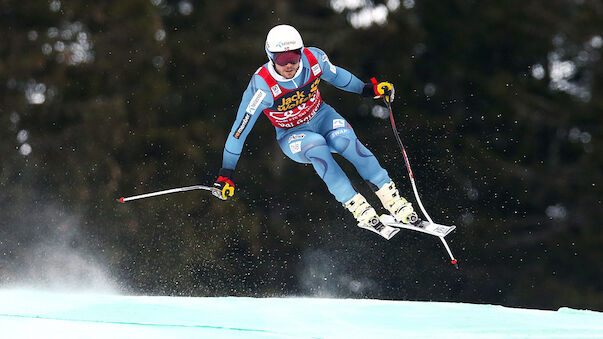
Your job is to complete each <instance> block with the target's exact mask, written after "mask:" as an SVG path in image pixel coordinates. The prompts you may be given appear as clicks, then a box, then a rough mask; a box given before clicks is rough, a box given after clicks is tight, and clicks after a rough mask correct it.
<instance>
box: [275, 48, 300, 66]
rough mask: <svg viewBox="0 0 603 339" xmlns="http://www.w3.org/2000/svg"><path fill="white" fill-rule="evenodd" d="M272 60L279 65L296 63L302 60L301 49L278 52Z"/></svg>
mask: <svg viewBox="0 0 603 339" xmlns="http://www.w3.org/2000/svg"><path fill="white" fill-rule="evenodd" d="M272 60H273V61H274V63H275V64H277V65H279V66H287V64H293V65H295V64H296V63H298V62H299V61H300V60H301V50H299V49H298V50H295V51H287V52H276V53H274V57H273V58H272Z"/></svg>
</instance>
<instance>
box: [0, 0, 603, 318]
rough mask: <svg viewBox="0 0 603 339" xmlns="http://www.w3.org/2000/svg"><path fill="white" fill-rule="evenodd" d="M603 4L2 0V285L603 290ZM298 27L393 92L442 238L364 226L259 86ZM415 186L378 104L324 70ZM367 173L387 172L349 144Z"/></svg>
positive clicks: (420, 294)
mask: <svg viewBox="0 0 603 339" xmlns="http://www.w3.org/2000/svg"><path fill="white" fill-rule="evenodd" d="M602 18H603V2H601V1H598V0H552V1H534V0H521V1H517V0H510V1H477V0H475V1H471V0H450V1H435V0H388V1H371V0H331V1H326V0H323V1H318V0H309V1H281V0H278V1H276V0H275V1H256V2H249V1H239V0H232V1H220V2H215V1H212V2H209V1H190V0H128V1H102V0H99V1H93V2H91V1H84V0H70V1H61V0H51V1H42V0H40V1H16V0H0V36H1V37H2V41H1V42H0V120H1V123H0V140H1V143H0V285H1V286H3V287H20V286H29V287H39V288H57V289H69V290H73V289H93V290H108V291H115V292H120V293H130V294H147V295H174V296H226V295H232V296H254V297H268V296H273V297H278V296H320V297H335V298H379V299H395V300H431V301H453V302H471V303H494V304H501V305H505V306H517V307H535V308H544V309H557V308H559V307H561V306H569V307H574V308H587V309H593V310H599V311H601V310H603V265H602V264H601V263H602V262H603V260H602V258H603V231H602V227H601V226H602V222H601V220H602V218H603V206H602V200H603V190H602V186H603V170H602V169H603V152H602V151H601V149H602V147H603V145H602V142H603V95H602V94H603V93H602V86H603V67H602V66H603V62H602V60H601V53H602V52H603V20H602ZM282 23H286V24H291V25H293V26H295V27H296V28H297V29H298V30H299V31H300V32H301V34H302V36H303V39H304V42H305V44H306V46H316V47H319V48H321V49H322V50H324V51H325V52H326V53H327V54H328V55H329V57H330V59H331V61H332V62H333V63H334V64H336V65H338V66H340V67H343V68H345V69H348V70H350V71H351V72H352V73H354V74H355V75H357V76H358V77H359V78H361V79H363V80H364V81H368V80H369V79H370V78H371V77H373V76H375V77H377V78H378V79H381V80H388V81H391V82H393V83H394V84H395V87H396V101H395V102H394V104H393V111H394V115H395V118H396V122H397V124H398V129H399V131H400V134H401V137H402V140H403V142H404V143H405V146H406V148H407V151H408V154H409V158H410V162H411V165H412V168H413V172H414V174H415V178H416V181H417V185H418V189H419V192H420V194H421V197H422V200H423V203H424V205H425V206H426V208H427V211H428V212H430V215H431V217H432V218H433V219H434V220H435V221H437V222H440V223H445V224H454V225H456V226H457V229H456V231H455V232H454V233H452V234H451V235H450V236H448V237H447V239H448V242H449V244H450V246H451V248H452V251H453V253H454V254H455V256H456V257H457V258H458V259H459V265H460V269H459V270H455V269H454V268H453V266H452V265H450V263H449V260H448V256H447V254H446V252H445V250H444V248H443V246H442V244H441V243H440V242H439V241H438V239H437V238H434V237H431V236H427V235H423V234H419V233H414V232H400V233H399V234H398V235H397V236H396V237H395V238H393V239H392V240H391V241H386V240H384V239H382V238H380V237H379V236H377V235H376V234H373V233H371V232H368V231H365V230H361V229H359V228H357V227H356V226H355V221H354V219H353V218H352V216H351V215H350V214H349V212H347V211H346V210H345V209H344V208H343V207H342V206H341V205H340V204H339V203H338V202H337V201H336V200H335V199H334V198H333V197H332V196H331V195H330V193H329V192H328V191H327V189H326V187H325V185H324V184H323V182H322V181H321V180H320V179H319V178H318V176H316V174H315V173H314V170H313V168H312V167H311V166H307V165H306V166H305V165H300V164H297V163H294V162H293V161H292V160H290V159H288V158H286V157H285V156H284V155H283V154H282V152H281V151H280V149H279V147H278V145H277V143H276V141H275V140H274V139H275V133H274V128H273V127H272V125H271V124H270V123H269V121H268V120H267V119H264V118H260V119H259V120H258V123H257V124H256V125H255V127H254V129H253V131H252V132H251V134H250V136H249V138H248V139H247V144H246V147H245V149H244V153H243V155H242V157H241V160H240V161H239V164H238V166H237V172H236V173H237V174H236V177H235V183H236V184H237V193H236V195H235V197H234V199H232V200H230V201H228V202H222V201H219V200H217V199H215V198H213V197H211V195H210V194H208V193H207V192H202V191H194V192H187V193H180V194H174V195H167V196H162V197H157V198H149V199H144V200H139V201H135V202H131V203H127V204H119V203H118V202H116V199H117V198H119V197H121V196H128V195H134V194H141V193H146V192H151V191H156V190H162V189H168V188H172V187H179V186H188V185H194V184H211V183H213V181H214V180H215V178H216V175H217V171H218V169H219V168H220V167H221V161H222V151H223V146H224V142H225V140H226V137H227V134H228V132H229V131H230V128H231V125H232V123H233V121H234V118H235V115H236V110H237V108H238V105H239V102H240V99H241V95H242V92H243V91H244V89H245V88H246V87H247V84H248V82H249V79H250V78H251V75H252V74H253V73H254V72H255V71H256V69H257V68H258V67H259V66H260V65H261V64H263V63H265V62H266V61H267V58H266V55H265V52H264V47H263V46H264V40H265V37H266V34H267V32H268V30H269V29H270V28H271V27H273V26H274V25H277V24H282ZM321 91H322V93H323V97H324V99H325V101H326V102H327V103H329V104H331V105H332V106H334V107H335V108H336V109H337V110H338V111H339V112H340V113H341V114H342V115H343V116H345V117H346V118H347V119H348V120H349V121H350V122H351V124H352V126H354V128H355V130H356V133H357V134H358V136H359V137H360V139H361V140H362V141H363V142H364V143H365V144H366V145H367V146H368V147H369V149H371V150H372V151H373V152H374V153H375V154H376V156H377V158H378V159H379V160H380V161H381V163H382V165H383V166H384V167H385V168H386V169H387V170H388V172H389V173H390V175H391V176H392V178H393V179H394V180H395V181H396V182H397V183H398V187H399V188H400V189H401V193H402V195H405V196H407V197H408V198H409V199H410V200H411V201H413V202H414V198H413V195H412V190H411V187H410V184H409V181H408V176H407V173H406V169H405V167H404V162H403V157H402V155H401V154H400V151H399V149H398V146H397V144H396V141H395V139H394V136H393V133H392V130H391V126H390V123H389V120H388V116H387V111H384V108H383V107H382V106H380V103H379V102H377V101H374V100H372V99H366V98H362V97H360V96H359V95H355V94H352V93H347V92H342V91H340V90H337V89H336V88H334V87H333V86H331V85H329V84H327V83H326V82H323V84H322V85H321ZM337 159H339V160H341V161H340V164H341V165H342V167H343V168H344V170H345V171H346V172H347V173H348V174H349V177H350V179H351V180H352V182H353V183H354V184H355V186H356V187H357V188H358V190H359V191H360V192H361V193H363V194H365V196H370V197H371V198H369V201H371V202H372V203H374V205H377V199H376V198H375V197H374V195H369V193H370V189H369V187H368V186H367V185H366V184H365V183H364V182H363V181H362V179H361V178H360V176H359V175H358V174H357V173H356V172H355V170H354V168H353V167H352V166H351V165H350V164H349V163H347V162H346V161H345V160H344V159H342V158H340V157H339V158H337Z"/></svg>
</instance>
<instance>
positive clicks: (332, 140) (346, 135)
mask: <svg viewBox="0 0 603 339" xmlns="http://www.w3.org/2000/svg"><path fill="white" fill-rule="evenodd" d="M355 140H356V135H355V134H354V131H352V130H351V129H349V128H345V127H344V128H337V129H335V130H333V131H331V132H329V134H328V135H327V143H328V144H329V146H330V147H331V148H332V149H333V150H334V151H335V152H337V153H339V154H342V153H343V152H345V151H346V150H347V149H348V147H349V146H350V145H353V144H354V141H355Z"/></svg>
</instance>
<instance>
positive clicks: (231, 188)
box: [212, 168, 235, 200]
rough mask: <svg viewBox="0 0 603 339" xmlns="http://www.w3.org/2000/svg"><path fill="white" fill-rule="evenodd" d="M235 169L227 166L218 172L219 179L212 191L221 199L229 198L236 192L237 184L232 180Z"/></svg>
mask: <svg viewBox="0 0 603 339" xmlns="http://www.w3.org/2000/svg"><path fill="white" fill-rule="evenodd" d="M233 174H234V171H233V170H231V169H227V168H221V169H220V171H219V172H218V179H217V180H216V182H215V183H214V190H213V191H212V193H213V194H214V196H216V197H217V198H219V199H222V200H228V198H230V197H232V196H233V195H234V192H235V184H234V182H232V179H230V178H232V175H233Z"/></svg>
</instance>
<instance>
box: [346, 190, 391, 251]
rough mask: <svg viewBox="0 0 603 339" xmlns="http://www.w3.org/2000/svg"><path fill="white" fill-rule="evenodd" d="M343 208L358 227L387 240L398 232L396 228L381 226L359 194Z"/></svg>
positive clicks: (369, 206) (375, 215)
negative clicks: (356, 221) (349, 213)
mask: <svg viewBox="0 0 603 339" xmlns="http://www.w3.org/2000/svg"><path fill="white" fill-rule="evenodd" d="M343 206H344V207H345V208H347V209H348V210H349V211H350V212H352V214H353V215H354V218H356V220H358V227H360V228H364V229H367V230H369V231H373V232H375V233H377V234H379V235H380V236H382V237H384V238H385V239H387V240H389V239H391V238H392V237H393V236H394V235H395V234H396V233H398V232H399V231H400V229H398V228H394V227H390V226H386V225H383V224H382V223H381V221H380V220H379V217H378V216H377V212H375V209H374V208H373V207H371V205H369V203H368V202H367V201H366V199H365V198H364V197H363V196H362V194H360V193H357V194H356V195H355V196H354V197H353V198H352V199H350V200H349V201H348V202H346V203H345V204H343Z"/></svg>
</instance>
